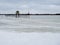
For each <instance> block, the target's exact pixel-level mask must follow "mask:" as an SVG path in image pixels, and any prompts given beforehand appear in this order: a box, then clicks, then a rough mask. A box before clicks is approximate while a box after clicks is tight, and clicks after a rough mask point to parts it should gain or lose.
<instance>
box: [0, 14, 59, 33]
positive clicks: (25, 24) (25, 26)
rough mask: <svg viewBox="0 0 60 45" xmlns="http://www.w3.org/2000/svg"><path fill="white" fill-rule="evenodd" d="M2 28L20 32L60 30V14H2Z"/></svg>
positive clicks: (0, 20) (0, 19)
mask: <svg viewBox="0 0 60 45" xmlns="http://www.w3.org/2000/svg"><path fill="white" fill-rule="evenodd" d="M0 30H7V31H18V32H60V16H47V15H45V16H20V17H19V18H16V17H12V16H10V17H9V16H8V17H6V16H0Z"/></svg>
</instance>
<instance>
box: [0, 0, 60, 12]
mask: <svg viewBox="0 0 60 45" xmlns="http://www.w3.org/2000/svg"><path fill="white" fill-rule="evenodd" d="M16 10H19V11H20V12H21V13H27V12H28V11H29V12H30V13H60V0H0V13H15V11H16Z"/></svg>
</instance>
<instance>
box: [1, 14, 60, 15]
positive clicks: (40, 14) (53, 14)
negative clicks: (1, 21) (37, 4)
mask: <svg viewBox="0 0 60 45" xmlns="http://www.w3.org/2000/svg"><path fill="white" fill-rule="evenodd" d="M0 15H16V14H0ZM18 15H60V14H18Z"/></svg>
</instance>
